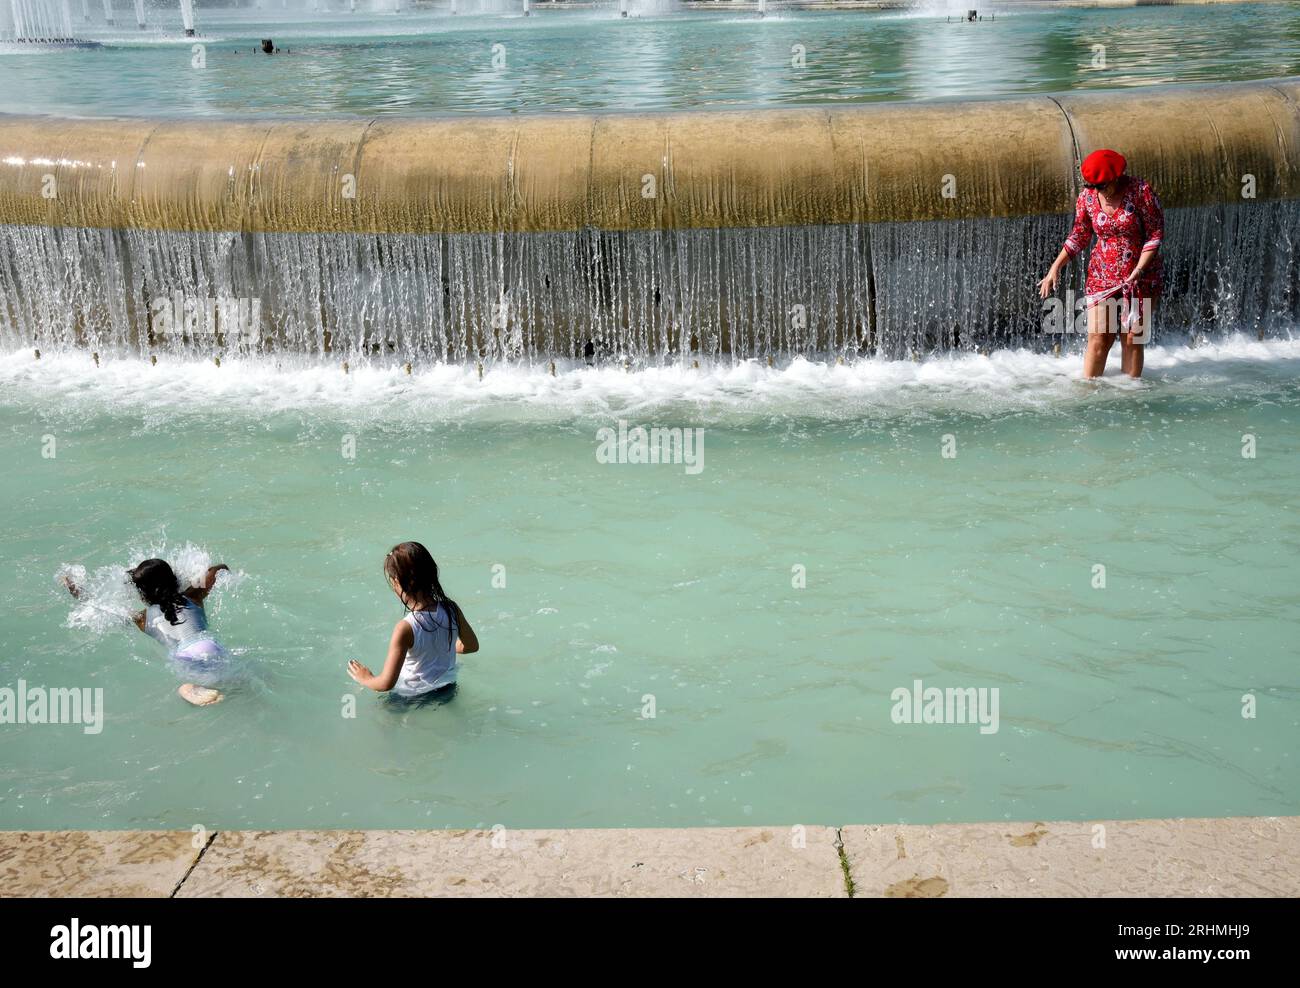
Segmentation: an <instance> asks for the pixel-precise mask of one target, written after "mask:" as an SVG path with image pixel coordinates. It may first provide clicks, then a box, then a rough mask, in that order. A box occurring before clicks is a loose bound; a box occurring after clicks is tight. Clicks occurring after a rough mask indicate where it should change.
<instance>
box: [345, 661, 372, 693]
mask: <svg viewBox="0 0 1300 988" xmlns="http://www.w3.org/2000/svg"><path fill="white" fill-rule="evenodd" d="M348 675H349V676H351V677H352V678H353V679H354V680H356V681H357V682H358V683H360V684H361V685H362V686H368V685H369V683H368V682H367V681H368V680H371V679H374V678H375V674H374V673H373V672H371V671H370V670H369V669H367V668H366V667H365V666H363V665H362V664H361V663H360V662H358V661H357V660H356V659H349V660H348Z"/></svg>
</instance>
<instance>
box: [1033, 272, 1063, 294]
mask: <svg viewBox="0 0 1300 988" xmlns="http://www.w3.org/2000/svg"><path fill="white" fill-rule="evenodd" d="M1060 277H1061V271H1060V268H1058V267H1057V266H1056V265H1055V264H1053V265H1052V266H1051V267H1050V268H1048V269H1047V277H1046V278H1044V279H1043V280H1042V281H1040V282H1039V283H1038V297H1039V298H1047V296H1049V295H1051V294H1052V292H1054V291H1056V283H1057V281H1059V280H1060Z"/></svg>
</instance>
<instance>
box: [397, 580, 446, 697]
mask: <svg viewBox="0 0 1300 988" xmlns="http://www.w3.org/2000/svg"><path fill="white" fill-rule="evenodd" d="M402 620H403V621H405V622H406V623H407V624H409V625H410V626H411V633H412V634H413V636H414V638H415V641H414V642H413V643H412V644H411V647H410V648H408V649H407V650H406V658H405V659H404V660H403V661H402V668H401V669H400V670H399V671H398V673H397V682H396V683H394V684H393V692H394V693H396V694H397V695H398V696H420V695H421V694H423V693H428V692H430V691H432V690H439V689H442V688H443V687H444V686H450V685H451V684H452V683H454V682H455V681H456V670H457V669H458V668H460V664H459V662H457V660H456V654H457V653H456V641H457V638H458V636H457V634H456V615H455V613H453V612H452V610H451V609H450V608H449V607H448V605H447V604H444V603H439V604H438V608H437V610H434V611H411V613H410V614H408V615H406V617H404V618H403V619H402Z"/></svg>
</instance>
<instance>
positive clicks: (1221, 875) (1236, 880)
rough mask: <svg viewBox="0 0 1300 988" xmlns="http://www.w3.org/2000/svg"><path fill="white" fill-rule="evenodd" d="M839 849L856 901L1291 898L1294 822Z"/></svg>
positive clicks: (872, 833) (989, 834) (983, 829)
mask: <svg viewBox="0 0 1300 988" xmlns="http://www.w3.org/2000/svg"><path fill="white" fill-rule="evenodd" d="M1097 828H1103V829H1102V830H1098V829H1097ZM843 839H844V853H845V855H846V857H847V858H848V860H849V862H850V868H851V873H852V875H853V882H854V886H855V888H854V895H855V897H859V898H872V897H880V896H884V897H887V898H938V897H940V896H946V897H949V898H969V897H976V898H999V897H1025V896H1066V897H1077V896H1086V897H1089V898H1099V897H1103V896H1120V897H1125V896H1137V897H1200V896H1240V897H1254V896H1296V895H1300V817H1244V818H1232V819H1204V820H1128V821H1124V820H1120V821H1114V822H1092V823H977V824H943V825H938V826H868V827H860V826H859V827H845V828H844V830H843ZM1103 839H1104V846H1103V847H1098V846H1096V844H1097V843H1099V842H1100V841H1101V840H1103Z"/></svg>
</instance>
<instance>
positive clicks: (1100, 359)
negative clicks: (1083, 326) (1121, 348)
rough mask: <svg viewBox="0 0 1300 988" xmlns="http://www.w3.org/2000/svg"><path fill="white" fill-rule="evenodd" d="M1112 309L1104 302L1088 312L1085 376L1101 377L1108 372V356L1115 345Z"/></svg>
mask: <svg viewBox="0 0 1300 988" xmlns="http://www.w3.org/2000/svg"><path fill="white" fill-rule="evenodd" d="M1110 312H1111V307H1110V306H1108V305H1106V304H1105V303H1104V302H1103V303H1101V304H1099V305H1094V306H1093V307H1092V308H1091V309H1089V310H1088V345H1087V347H1086V349H1085V350H1084V351H1083V376H1084V377H1101V375H1102V374H1104V373H1105V372H1106V355H1107V354H1109V353H1110V348H1111V346H1112V345H1113V344H1114V343H1115V334H1114V333H1113V332H1111V328H1112V327H1111V323H1112V321H1113V320H1112V319H1110V318H1108V317H1109V315H1110Z"/></svg>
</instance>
